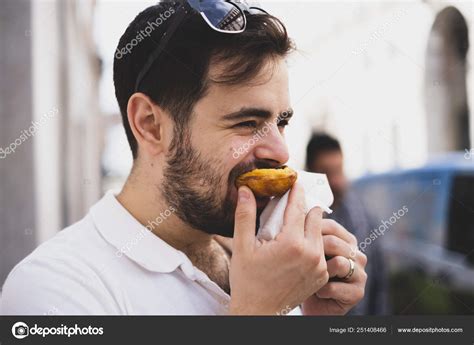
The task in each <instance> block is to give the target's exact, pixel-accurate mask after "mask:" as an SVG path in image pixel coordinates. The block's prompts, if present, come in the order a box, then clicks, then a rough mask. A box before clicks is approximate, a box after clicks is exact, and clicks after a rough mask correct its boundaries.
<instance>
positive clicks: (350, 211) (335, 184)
mask: <svg viewBox="0 0 474 345" xmlns="http://www.w3.org/2000/svg"><path fill="white" fill-rule="evenodd" d="M306 169H307V170H308V171H312V172H319V173H323V174H326V175H327V177H328V181H329V185H330V186H331V190H332V191H333V194H334V203H333V206H332V208H333V211H334V212H333V213H332V214H331V215H330V216H329V217H330V218H332V219H334V220H336V221H337V222H339V223H340V224H341V225H343V226H344V227H346V228H347V229H350V230H352V231H353V232H354V235H355V236H356V237H357V238H358V239H359V240H360V241H363V240H364V239H365V238H367V237H368V236H369V233H370V230H371V229H373V227H371V226H370V221H369V217H368V215H367V212H366V210H365V208H364V207H363V205H362V202H361V200H360V199H359V198H358V197H357V195H355V193H354V192H353V191H352V190H350V188H349V184H348V181H347V178H346V176H345V174H344V157H343V154H342V149H341V145H340V144H339V142H338V141H337V140H336V139H335V138H333V137H331V136H330V135H328V134H325V133H314V134H313V136H312V137H311V139H310V141H309V143H308V147H307V152H306ZM365 254H366V255H367V256H368V257H369V259H370V260H369V264H368V265H367V268H366V270H367V272H368V276H369V278H368V281H367V288H366V294H365V298H364V299H363V300H362V301H361V303H359V304H358V305H357V306H356V307H355V308H354V309H353V310H351V313H353V314H369V315H374V314H386V313H387V278H386V276H385V264H384V258H383V255H382V254H381V252H380V248H379V246H378V244H377V243H373V244H371V246H369V247H368V248H367V250H366V253H365Z"/></svg>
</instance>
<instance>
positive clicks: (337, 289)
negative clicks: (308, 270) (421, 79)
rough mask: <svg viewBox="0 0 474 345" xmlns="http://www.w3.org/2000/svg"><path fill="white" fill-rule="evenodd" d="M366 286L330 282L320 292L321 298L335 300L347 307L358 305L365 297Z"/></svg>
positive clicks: (318, 294)
mask: <svg viewBox="0 0 474 345" xmlns="http://www.w3.org/2000/svg"><path fill="white" fill-rule="evenodd" d="M364 293H365V291H364V285H355V284H347V283H343V282H330V283H327V284H326V285H325V286H323V287H322V288H321V289H320V290H319V291H318V292H317V296H318V297H319V298H326V299H329V298H330V299H334V300H337V301H340V302H341V303H343V304H346V305H353V304H356V303H358V302H359V301H360V300H361V299H362V298H363V297H364Z"/></svg>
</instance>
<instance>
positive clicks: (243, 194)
mask: <svg viewBox="0 0 474 345" xmlns="http://www.w3.org/2000/svg"><path fill="white" fill-rule="evenodd" d="M249 199H250V194H249V192H248V191H247V190H246V189H245V188H240V189H239V201H241V202H246V201H248V200H249Z"/></svg>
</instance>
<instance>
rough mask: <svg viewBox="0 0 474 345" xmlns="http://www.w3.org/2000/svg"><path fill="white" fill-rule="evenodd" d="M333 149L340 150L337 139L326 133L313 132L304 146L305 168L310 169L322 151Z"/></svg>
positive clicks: (331, 150)
mask: <svg viewBox="0 0 474 345" xmlns="http://www.w3.org/2000/svg"><path fill="white" fill-rule="evenodd" d="M333 151H339V152H342V149H341V145H340V144H339V141H337V139H335V138H333V137H331V136H330V135H329V134H326V133H313V135H312V136H311V139H310V141H309V143H308V146H307V147H306V169H310V168H311V166H312V165H313V163H314V162H315V161H316V159H317V158H318V157H319V156H320V155H321V154H322V153H327V152H333Z"/></svg>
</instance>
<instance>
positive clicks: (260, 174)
mask: <svg viewBox="0 0 474 345" xmlns="http://www.w3.org/2000/svg"><path fill="white" fill-rule="evenodd" d="M296 177H297V173H296V171H294V170H293V169H291V168H289V167H287V166H282V167H281V168H275V169H255V170H252V171H249V172H247V173H245V174H242V175H240V176H239V177H237V179H236V182H235V184H236V186H237V188H239V187H241V186H247V187H249V188H250V189H251V190H252V192H253V193H254V194H255V196H256V197H270V196H282V195H283V194H285V193H286V192H287V191H288V190H289V189H290V188H291V186H293V183H295V181H296Z"/></svg>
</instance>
